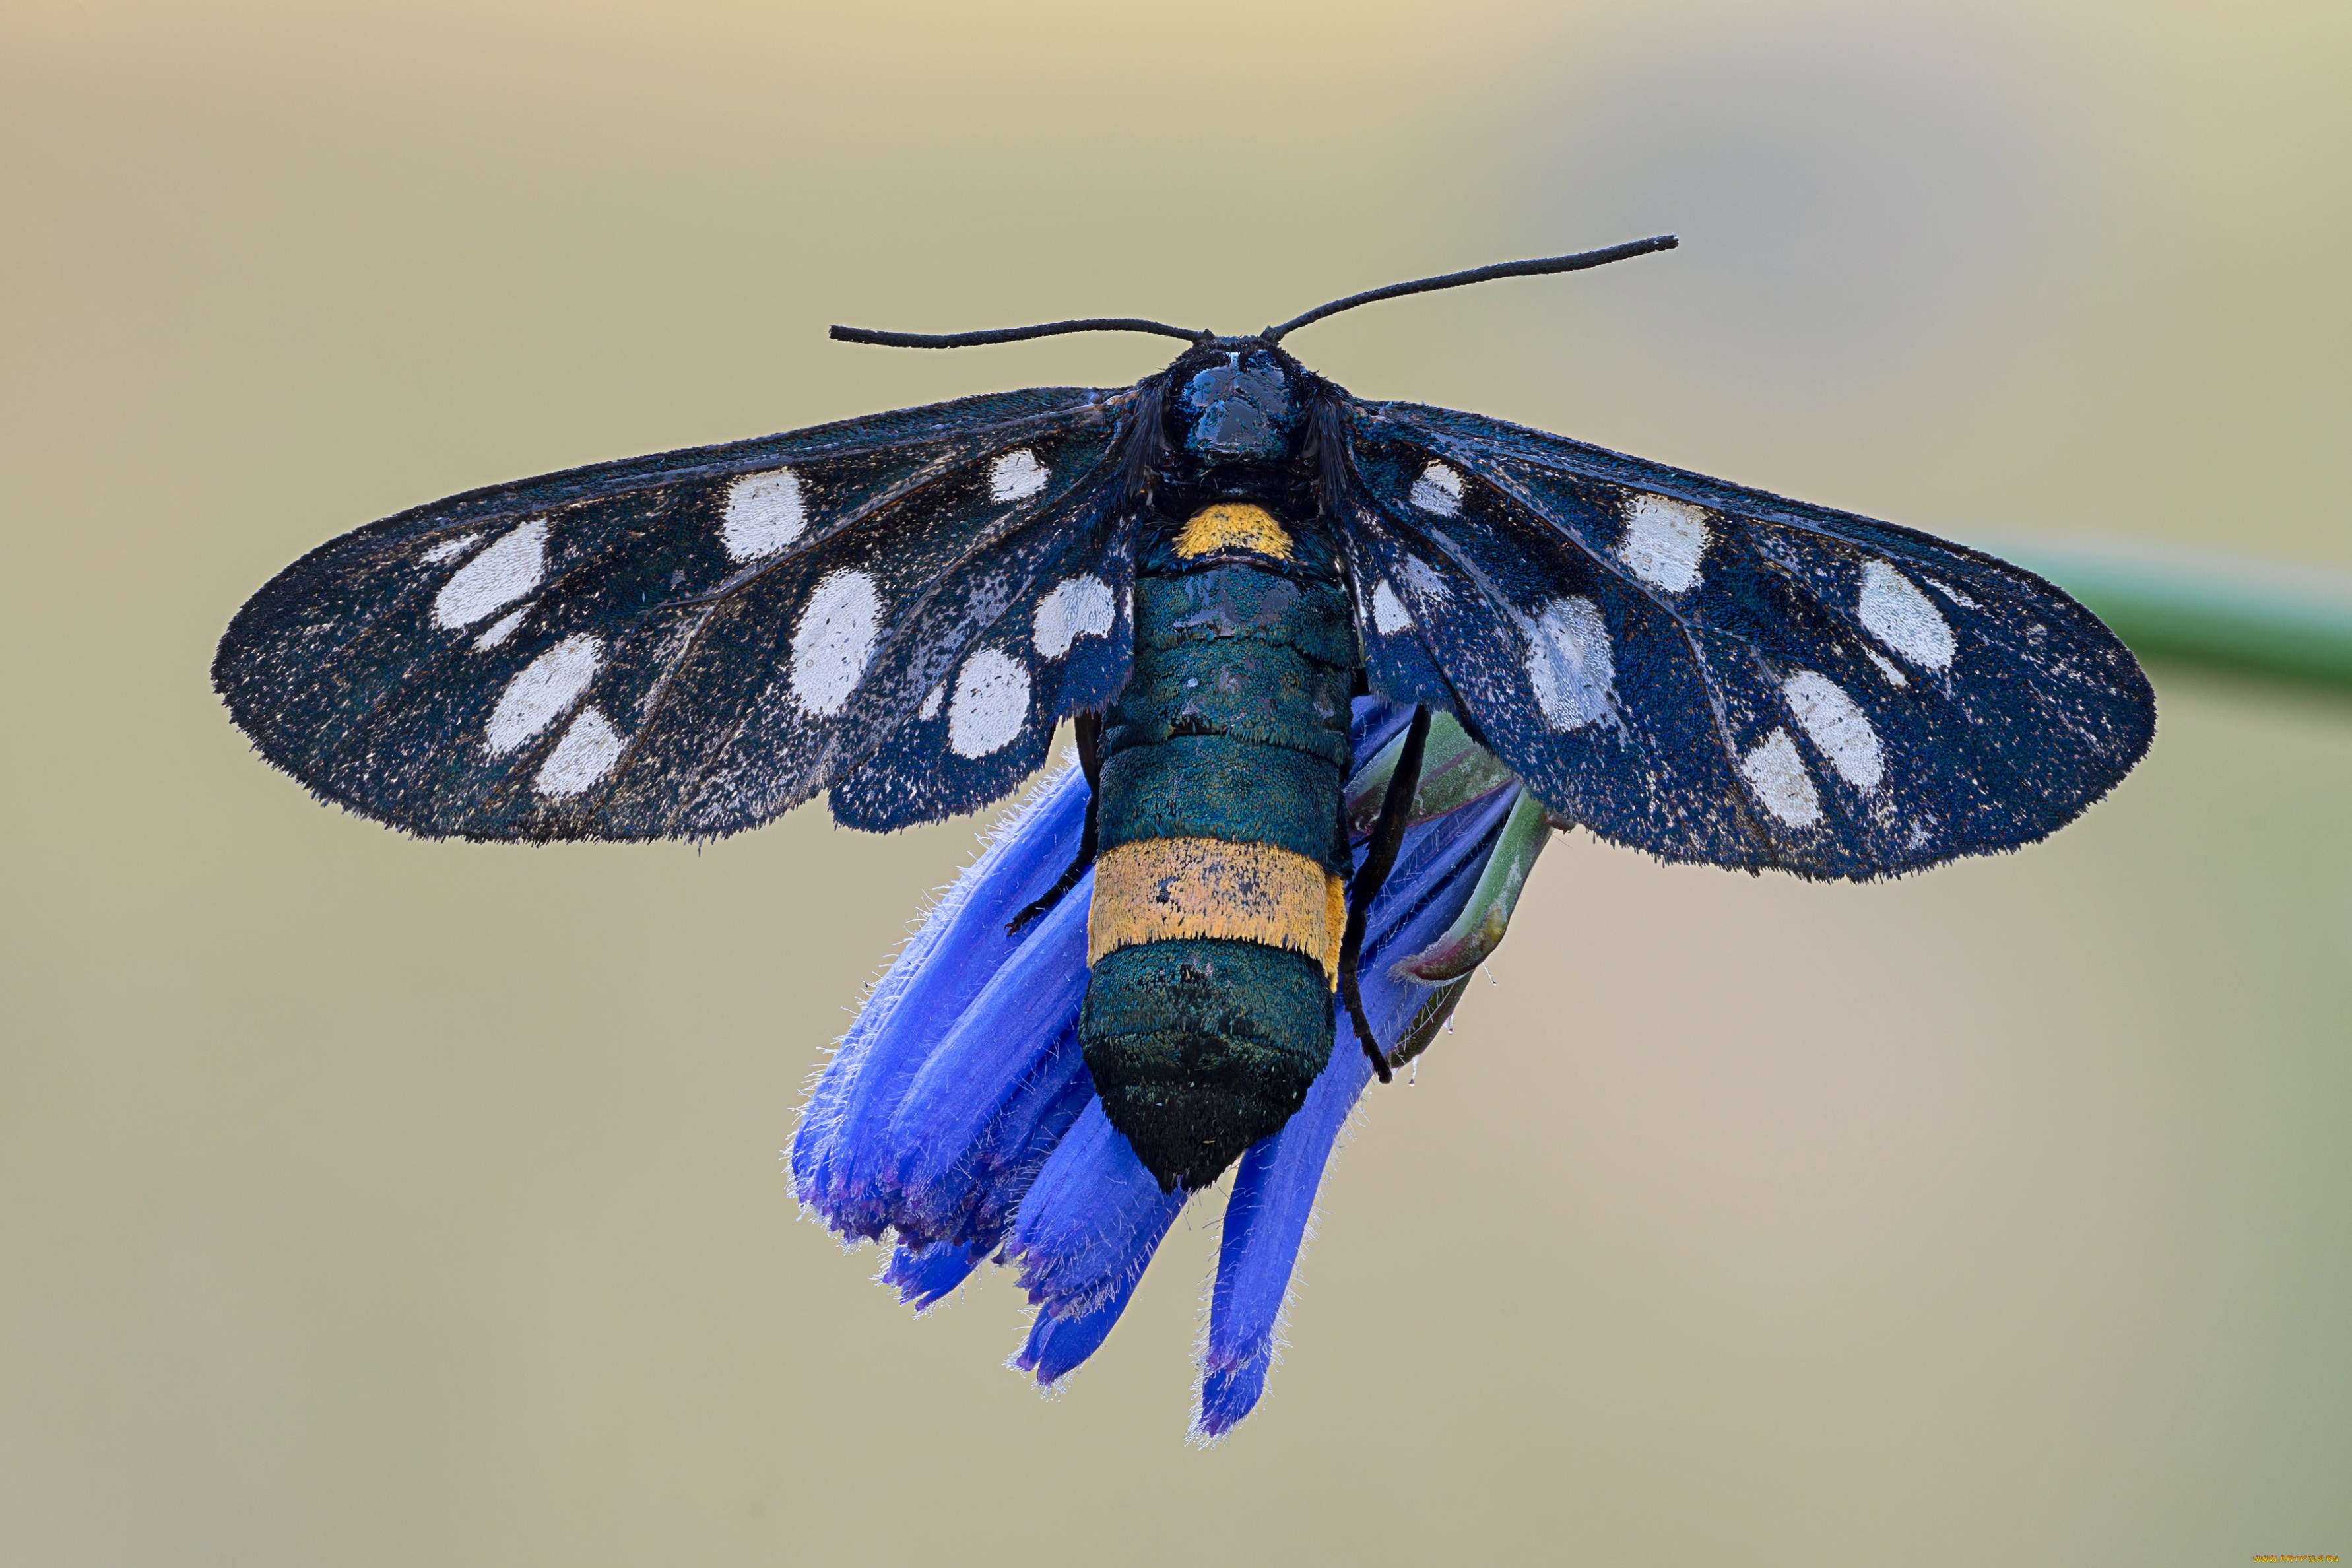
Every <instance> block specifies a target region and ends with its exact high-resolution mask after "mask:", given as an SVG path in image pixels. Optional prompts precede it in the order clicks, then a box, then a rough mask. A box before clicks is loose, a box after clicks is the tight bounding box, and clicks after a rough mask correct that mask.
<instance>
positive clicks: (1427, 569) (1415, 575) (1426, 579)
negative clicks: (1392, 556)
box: [1397, 555, 1445, 599]
mask: <svg viewBox="0 0 2352 1568" xmlns="http://www.w3.org/2000/svg"><path fill="white" fill-rule="evenodd" d="M1397 575H1398V576H1400V577H1402V578H1403V579H1404V580H1405V581H1406V582H1408V583H1410V584H1412V585H1413V587H1414V588H1416V589H1417V590H1419V591H1420V593H1421V595H1422V596H1423V598H1428V599H1443V598H1444V597H1445V579H1444V578H1443V577H1441V576H1439V575H1438V574H1437V572H1436V569H1435V568H1433V567H1432V566H1431V565H1430V563H1428V562H1426V561H1423V559H1422V558H1421V557H1420V556H1418V555H1408V556H1406V557H1405V558H1404V566H1403V569H1402V570H1401V571H1400V572H1398V573H1397Z"/></svg>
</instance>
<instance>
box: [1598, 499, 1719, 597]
mask: <svg viewBox="0 0 2352 1568" xmlns="http://www.w3.org/2000/svg"><path fill="white" fill-rule="evenodd" d="M1713 537H1714V536H1713V535H1712V534H1711V533H1710V532H1709V531H1708V530H1707V526H1706V512H1704V511H1702V510H1699V509H1698V508H1697V507H1695V506H1685V504H1683V503H1682V502H1681V501H1677V500H1667V499H1666V498H1665V497H1664V496H1651V495H1643V496H1635V497H1634V498H1633V503H1632V504H1631V505H1630V506H1628V507H1627V508H1626V509H1625V535H1624V537H1623V538H1622V539H1621V540H1619V541H1618V543H1617V556H1618V559H1619V560H1621V561H1622V562H1624V563H1625V564H1626V565H1628V566H1630V567H1632V568H1633V575H1635V576H1636V577H1639V578H1641V579H1642V580H1643V582H1645V583H1650V584H1655V585H1656V586H1658V587H1661V588H1664V590H1665V591H1666V592H1667V593H1669V594H1685V593H1688V592H1689V591H1690V590H1691V589H1693V588H1695V587H1696V586H1697V585H1698V577H1699V572H1698V563H1699V557H1700V556H1702V555H1704V554H1706V547H1707V545H1708V543H1709V542H1712V540H1713Z"/></svg>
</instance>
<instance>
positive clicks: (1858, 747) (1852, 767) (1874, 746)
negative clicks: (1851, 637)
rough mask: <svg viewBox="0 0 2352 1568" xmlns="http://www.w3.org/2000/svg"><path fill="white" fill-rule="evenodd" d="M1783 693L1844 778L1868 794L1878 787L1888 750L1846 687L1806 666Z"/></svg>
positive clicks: (1786, 684) (1800, 722)
mask: <svg viewBox="0 0 2352 1568" xmlns="http://www.w3.org/2000/svg"><path fill="white" fill-rule="evenodd" d="M1780 695H1781V696H1782V697H1783V698H1785V699H1787V700H1788V704H1789V711H1790V712H1791V713H1794V714H1795V715H1796V716H1797V723H1798V725H1799V726H1800V727H1801V729H1802V730H1803V731H1805V735H1806V738H1807V739H1809V740H1810V741H1811V742H1812V743H1813V745H1814V746H1815V747H1816V748H1817V749H1818V750H1819V751H1820V752H1821V753H1822V755H1823V756H1825V757H1827V758H1828V759H1829V760H1830V766H1832V768H1835V769H1836V770H1837V773H1838V776H1839V777H1840V778H1842V779H1843V780H1845V782H1846V783H1848V784H1852V785H1853V787H1854V788H1856V789H1858V790H1860V791H1862V792H1863V793H1864V795H1867V794H1869V793H1870V792H1871V791H1872V790H1874V789H1876V788H1877V787H1878V781H1879V780H1880V779H1882V778H1885V776H1886V757H1885V752H1884V751H1883V750H1882V749H1881V748H1880V746H1879V744H1878V731H1876V730H1874V729H1873V728H1871V724H1870V721H1869V720H1868V719H1867V718H1865V717H1864V715H1863V711H1862V710H1861V709H1860V708H1857V707H1856V706H1854V700H1853V698H1851V697H1848V696H1847V695H1846V694H1845V688H1843V687H1842V686H1840V685H1839V684H1838V683H1837V682H1836V681H1834V680H1832V679H1830V678H1829V677H1828V676H1826V675H1820V674H1816V673H1815V672H1814V671H1812V670H1810V669H1804V670H1800V671H1798V672H1797V673H1796V674H1794V675H1792V676H1790V678H1789V679H1787V680H1786V681H1784V682H1782V683H1781V686H1780Z"/></svg>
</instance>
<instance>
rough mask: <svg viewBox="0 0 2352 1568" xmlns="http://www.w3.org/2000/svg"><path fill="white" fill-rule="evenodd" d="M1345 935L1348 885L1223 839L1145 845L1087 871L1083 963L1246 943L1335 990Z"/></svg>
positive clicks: (1111, 854) (1268, 848)
mask: <svg viewBox="0 0 2352 1568" xmlns="http://www.w3.org/2000/svg"><path fill="white" fill-rule="evenodd" d="M1347 927H1348V889H1347V884H1346V883H1344V882H1342V881H1341V880H1340V879H1339V878H1338V877H1335V876H1333V875H1332V874H1331V873H1329V872H1328V871H1326V870H1324V869H1323V868H1322V867H1320V866H1318V865H1317V864H1316V863H1315V862H1314V861H1312V860H1309V859H1308V858H1307V857H1306V856H1304V855H1295V854H1293V853H1291V852H1290V851H1289V850H1287V849H1277V848H1276V847H1274V846H1273V845H1271V844H1232V843H1228V842H1226V841H1225V840H1224V839H1222V838H1146V839H1142V840H1139V841H1138V842H1136V843H1133V844H1121V845H1119V846H1118V847H1115V848H1111V849H1107V850H1105V851H1103V853H1102V855H1101V856H1100V857H1099V858H1097V859H1096V861H1095V896H1094V904H1093V906H1092V907H1091V908H1090V909H1089V910H1087V964H1088V965H1089V966H1091V965H1093V964H1096V963H1100V962H1101V961H1102V959H1103V958H1104V956H1105V955H1107V954H1108V953H1113V952H1118V950H1119V949H1120V948H1122V947H1140V946H1142V945H1143V944H1144V943H1145V942H1177V941H1181V940H1183V939H1185V938H1188V937H1189V938H1207V939H1210V940H1213V941H1219V942H1256V943H1257V944H1258V945H1259V946H1261V947H1279V948H1283V949H1286V950H1287V951H1289V952H1303V953H1305V954H1306V955H1307V957H1309V958H1311V959H1313V960H1315V961H1316V962H1317V963H1320V964H1321V965H1322V966H1323V972H1324V973H1325V974H1327V975H1328V976H1329V978H1330V981H1331V984H1333V985H1334V986H1337V985H1338V984H1339V942H1340V939H1341V937H1343V936H1344V935H1345V934H1346V933H1347Z"/></svg>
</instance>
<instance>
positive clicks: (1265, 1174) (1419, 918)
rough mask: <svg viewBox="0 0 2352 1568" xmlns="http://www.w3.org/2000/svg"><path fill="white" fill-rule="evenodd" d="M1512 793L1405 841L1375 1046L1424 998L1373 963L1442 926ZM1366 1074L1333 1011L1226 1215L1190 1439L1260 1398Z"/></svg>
mask: <svg viewBox="0 0 2352 1568" xmlns="http://www.w3.org/2000/svg"><path fill="white" fill-rule="evenodd" d="M1517 794H1518V792H1517V789H1516V788H1514V789H1509V790H1505V791H1502V792H1500V793H1499V794H1498V795H1496V797H1495V798H1494V799H1492V800H1488V801H1485V802H1481V803H1479V804H1478V805H1475V806H1473V807H1471V808H1469V809H1467V810H1464V811H1459V812H1455V813H1453V814H1452V815H1450V816H1444V817H1441V818H1439V819H1438V820H1437V821H1435V822H1433V823H1429V824H1427V825H1425V826H1423V827H1420V828H1416V829H1414V830H1413V832H1412V834H1409V835H1408V836H1407V837H1406V840H1405V846H1404V848H1403V850H1402V853H1401V854H1400V855H1399V856H1398V859H1397V866H1396V868H1395V871H1394V872H1393V873H1392V874H1391V878H1390V880H1389V883H1388V885H1387V886H1386V887H1384V888H1383V889H1381V897H1380V898H1379V899H1378V900H1376V901H1375V902H1374V903H1373V905H1372V911H1371V917H1370V921H1368V922H1367V933H1368V934H1367V938H1366V942H1365V951H1364V960H1363V964H1362V968H1361V971H1360V973H1361V974H1362V976H1363V993H1364V1010H1365V1012H1366V1014H1367V1015H1368V1016H1370V1019H1371V1023H1372V1027H1373V1029H1374V1030H1375V1031H1376V1032H1377V1033H1378V1034H1379V1035H1380V1037H1381V1040H1382V1041H1383V1042H1393V1041H1394V1040H1395V1038H1396V1037H1397V1036H1398V1035H1399V1034H1401V1033H1402V1031H1403V1029H1404V1027H1405V1026H1406V1025H1407V1024H1408V1023H1409V1022H1410V1021H1411V1019H1412V1015H1413V1014H1414V1012H1415V1011H1416V1010H1418V1009H1419V1007H1420V1005H1421V1004H1422V1003H1423V1001H1424V1000H1425V999H1426V998H1427V997H1428V995H1429V994H1430V993H1429V990H1428V989H1427V988H1425V987H1423V986H1420V985H1416V984H1412V983H1411V982H1409V981H1402V980H1396V979H1391V978H1390V977H1389V975H1388V974H1387V973H1385V965H1381V964H1379V963H1375V962H1374V959H1375V956H1376V955H1377V954H1379V953H1381V952H1384V951H1387V950H1391V949H1394V950H1396V951H1401V952H1412V951H1414V946H1415V944H1418V943H1422V942H1428V941H1430V940H1433V938H1434V937H1435V936H1436V935H1437V933H1439V932H1441V931H1444V929H1445V928H1446V927H1447V926H1448V925H1449V924H1451V923H1452V921H1453V920H1454V916H1455V915H1457V914H1459V913H1460V912H1461V909H1462V905H1463V903H1464V901H1465V900H1467V899H1468V898H1469V896H1470V892H1471V889H1472V888H1473V887H1474V886H1475V884H1476V881H1477V878H1478V873H1479V871H1480V869H1481V868H1483V867H1484V866H1485V864H1486V856H1487V854H1488V853H1489V852H1490V850H1491V847H1492V845H1493V842H1494V839H1495V837H1496V835H1497V834H1499V833H1500V832H1501V831H1502V826H1503V823H1504V821H1505V819H1506V818H1507V817H1508V816H1509V815H1510V807H1511V804H1512V801H1513V800H1514V799H1515V798H1516V797H1517ZM1371 1077H1372V1071H1371V1063H1370V1059H1369V1058H1366V1056H1365V1054H1364V1051H1363V1047H1361V1046H1360V1045H1359V1044H1358V1043H1357V1039H1356V1034H1355V1030H1354V1028H1353V1026H1352V1025H1351V1024H1350V1023H1349V1019H1348V1017H1347V1015H1346V1013H1345V1012H1344V1011H1343V1012H1342V1013H1341V1014H1340V1016H1339V1038H1338V1040H1337V1041H1336V1042H1335V1043H1334V1045H1333V1047H1332V1052H1331V1062H1330V1065H1329V1066H1328V1067H1326V1068H1324V1069H1323V1072H1322V1073H1321V1075H1320V1076H1318V1078H1317V1079H1316V1080H1315V1085H1314V1087H1313V1088H1312V1089H1309V1090H1307V1103H1306V1104H1305V1105H1304V1106H1302V1107H1301V1108H1300V1109H1299V1111H1298V1114H1297V1115H1296V1116H1294V1117H1292V1118H1291V1119H1290V1121H1289V1122H1288V1123H1287V1124H1286V1125H1285V1126H1284V1128H1283V1129H1282V1131H1280V1132H1278V1133H1276V1135H1275V1136H1273V1137H1272V1138H1269V1139H1267V1140H1265V1142H1262V1143H1259V1144H1258V1145H1257V1146H1256V1147H1255V1148H1253V1149H1252V1150H1251V1151H1250V1152H1248V1153H1247V1154H1245V1155H1244V1156H1243V1158H1242V1163H1241V1168H1240V1171H1239V1173H1238V1174H1237V1175H1236V1176H1235V1178H1234V1191H1233V1196H1232V1198H1231V1199H1230V1200H1229V1201H1228V1202H1227V1204H1226V1206H1225V1221H1224V1232H1223V1240H1222V1241H1221V1242H1220V1244H1219V1247H1218V1251H1217V1279H1216V1284H1215V1286H1214V1287H1213V1289H1212V1291H1211V1294H1210V1301H1209V1331H1208V1333H1207V1335H1206V1336H1205V1337H1204V1339H1203V1340H1202V1350H1201V1384H1200V1389H1199V1400H1200V1405H1199V1409H1198V1410H1197V1412H1196V1413H1195V1415H1194V1416H1193V1426H1192V1431H1193V1435H1194V1436H1195V1437H1196V1438H1200V1439H1204V1440H1211V1441H1213V1440H1214V1439H1216V1438H1218V1437H1222V1436H1224V1435H1225V1434H1226V1433H1227V1432H1229V1431H1231V1430H1232V1429H1233V1427H1234V1426H1235V1425H1236V1424H1237V1423H1238V1422H1240V1420H1241V1419H1242V1418H1243V1417H1244V1416H1245V1415H1248V1414H1249V1413H1250V1411H1251V1410H1252V1409H1253V1408H1254V1407H1255V1405H1256V1404H1257V1402H1258V1398H1259V1396H1260V1395H1261V1394H1264V1392H1265V1376H1266V1372H1267V1369H1268V1368H1269V1366H1270V1365H1271V1364H1272V1362H1273V1359H1274V1355H1275V1352H1276V1349H1277V1341H1278V1336H1279V1334H1280V1332H1281V1328H1282V1320H1283V1316H1284V1308H1285V1305H1286V1301H1287V1299H1288V1295H1289V1289H1290V1276H1291V1272H1292V1269H1293V1268H1295V1266H1296V1265H1297V1259H1298V1248H1299V1244H1300V1243H1301V1242H1302V1241H1303V1240H1304V1239H1305V1237H1306V1234H1307V1224H1308V1221H1309V1217H1310V1215H1312V1212H1313V1209H1314V1205H1315V1194H1316V1192H1317V1189H1318V1187H1320V1186H1321V1184H1322V1181H1323V1169H1324V1166H1325V1165H1326V1164H1327V1163H1328V1162H1329V1160H1330V1157H1331V1149H1332V1146H1333V1144H1334V1143H1335V1142H1337V1141H1338V1139H1339V1130H1340V1128H1341V1127H1342V1126H1344V1125H1345V1124H1346V1122H1347V1120H1348V1114H1349V1111H1350V1110H1352V1109H1353V1108H1354V1106H1355V1103H1356V1100H1357V1097H1358V1096H1359V1095H1360V1094H1361V1093H1362V1092H1363V1090H1364V1086H1365V1085H1366V1084H1368V1083H1370V1081H1371Z"/></svg>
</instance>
